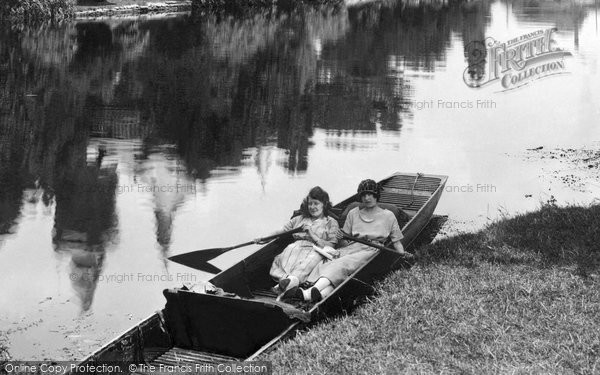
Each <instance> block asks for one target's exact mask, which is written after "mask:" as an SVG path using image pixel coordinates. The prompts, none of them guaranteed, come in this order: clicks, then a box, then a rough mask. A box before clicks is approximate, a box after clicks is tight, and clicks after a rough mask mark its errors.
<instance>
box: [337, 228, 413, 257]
mask: <svg viewBox="0 0 600 375" xmlns="http://www.w3.org/2000/svg"><path fill="white" fill-rule="evenodd" d="M340 232H342V237H344V238H345V239H347V240H350V241H354V242H358V243H361V244H363V245H367V246H371V247H374V248H376V249H379V250H384V251H391V252H393V253H396V254H399V255H401V256H403V257H405V258H406V255H405V254H400V253H398V251H397V250H394V249H390V248H389V247H385V246H383V245H380V244H378V243H375V242H373V241H370V240H367V239H364V238H358V237H354V236H351V235H349V234H348V233H346V232H344V231H343V230H340ZM408 254H410V253H408ZM412 257H414V255H412V254H411V255H410V256H409V257H408V259H410V258H412Z"/></svg>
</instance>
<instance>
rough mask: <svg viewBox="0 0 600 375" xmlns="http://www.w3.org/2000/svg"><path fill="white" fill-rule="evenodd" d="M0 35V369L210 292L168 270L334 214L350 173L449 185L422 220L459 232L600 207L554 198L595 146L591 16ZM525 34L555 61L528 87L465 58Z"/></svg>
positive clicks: (536, 11)
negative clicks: (574, 163)
mask: <svg viewBox="0 0 600 375" xmlns="http://www.w3.org/2000/svg"><path fill="white" fill-rule="evenodd" d="M552 28H556V29H557V30H556V31H553V32H550V34H544V33H545V32H546V33H548V32H547V30H549V29H552ZM0 33H1V37H0V80H1V81H2V85H1V91H0V119H1V123H0V264H2V267H3V270H2V272H1V273H0V285H1V286H2V288H1V290H0V332H3V333H4V334H5V336H6V340H7V341H5V343H6V344H7V345H8V346H9V352H10V354H11V355H12V357H13V358H20V359H53V360H58V359H81V358H83V357H84V356H85V355H87V354H89V353H90V352H91V351H93V350H94V349H96V348H98V347H99V346H100V345H101V344H103V343H105V342H106V341H107V340H109V339H111V338H113V337H114V336H115V335H116V334H117V333H119V332H122V331H123V330H125V329H127V328H128V327H130V326H132V325H133V324H135V323H136V322H138V321H139V320H141V319H143V318H144V317H146V316H147V315H149V314H150V313H152V312H153V311H155V310H157V309H159V308H161V307H162V306H163V304H164V301H163V297H162V294H161V290H162V289H164V288H168V287H173V286H178V285H181V284H182V283H184V282H192V283H193V282H199V281H201V280H205V279H206V278H207V277H208V276H209V275H208V274H206V273H202V272H199V271H195V270H192V269H189V268H186V267H183V266H179V265H177V264H173V263H170V262H169V261H167V260H166V258H167V257H168V256H171V255H174V254H178V253H183V252H187V251H191V250H194V249H201V248H210V247H223V246H230V245H234V244H237V243H241V242H245V241H248V240H249V239H252V238H256V237H259V236H261V235H267V234H269V233H271V232H272V231H273V230H275V229H277V228H280V227H281V226H282V225H283V223H284V222H285V221H286V219H287V218H288V217H289V215H290V213H291V212H292V211H293V210H294V209H296V208H297V207H298V206H299V204H300V201H301V199H302V197H303V196H304V195H305V194H306V193H307V191H308V190H309V189H310V188H311V187H312V186H315V185H320V186H322V187H324V188H325V189H326V190H328V191H329V193H330V195H331V197H332V199H333V201H334V202H336V201H339V200H341V199H343V198H345V197H346V196H348V195H350V194H352V193H353V192H354V189H355V188H356V185H357V183H358V182H359V181H360V180H361V179H363V178H367V177H370V178H375V179H380V178H383V177H385V176H387V175H389V174H390V173H392V172H394V171H407V172H424V173H433V174H444V175H448V176H450V178H449V180H448V186H447V187H446V192H445V193H444V195H443V197H442V200H441V201H440V204H439V206H438V209H437V212H438V213H439V214H443V215H448V216H449V218H450V221H449V223H450V224H449V225H454V226H455V227H460V228H463V229H461V230H467V229H469V228H470V229H477V228H480V227H481V226H482V225H483V224H485V223H487V222H489V221H490V220H495V219H497V218H499V217H503V216H505V215H514V214H517V213H520V212H525V211H528V210H533V209H536V208H538V207H539V206H540V204H541V203H543V202H546V201H549V200H550V201H553V200H556V201H558V202H559V203H560V204H567V203H587V202H590V201H592V200H593V199H594V198H595V197H597V196H598V193H599V190H600V186H598V185H597V184H594V183H593V181H588V182H587V183H586V182H585V181H583V182H581V183H571V184H569V183H565V182H568V181H570V180H569V178H571V179H572V178H573V176H571V175H570V174H571V173H572V172H570V171H569V167H567V166H565V165H564V163H563V160H561V158H560V156H561V155H562V152H563V151H564V152H570V150H571V149H582V148H583V149H586V150H593V149H598V143H597V142H598V140H599V139H600V138H599V136H600V127H599V126H598V124H597V120H598V118H599V117H600V105H599V104H598V103H600V78H599V75H598V73H599V71H600V54H599V52H598V51H599V49H598V47H599V46H600V43H599V42H600V36H599V35H600V34H599V32H598V10H597V6H596V4H595V3H594V1H554V0H552V1H471V2H467V1H450V2H442V1H406V2H399V1H398V2H384V3H381V2H379V3H370V4H365V5H362V6H356V7H351V8H345V7H338V8H333V7H323V8H311V7H306V8H295V9H288V10H280V11H277V12H273V11H269V12H262V11H257V12H256V13H255V14H251V15H246V16H244V17H239V16H230V15H221V16H202V15H180V16H172V17H159V18H140V19H120V20H99V21H98V20H97V21H78V22H71V23H65V24H61V25H57V26H43V27H38V28H18V27H9V26H5V27H3V28H2V29H1V31H0ZM540 35H541V36H544V35H550V36H551V39H552V41H551V43H550V45H551V49H552V50H554V51H555V54H554V55H552V56H549V57H548V56H546V57H547V58H546V63H545V66H546V68H544V69H540V70H538V71H537V72H538V73H540V72H541V74H538V76H535V77H529V78H526V79H524V80H522V81H520V78H518V74H517V73H518V71H517V69H516V68H515V67H514V66H513V65H511V63H507V65H506V67H508V68H507V69H505V70H504V71H503V72H502V73H501V74H500V78H501V77H502V76H504V75H506V74H509V77H508V78H506V81H503V80H501V79H498V80H496V81H492V82H489V84H487V85H481V84H482V83H484V82H485V80H486V77H493V73H494V68H493V67H494V66H495V65H493V64H492V61H493V60H494V58H495V57H494V56H495V55H494V56H493V55H492V53H491V52H489V51H488V53H487V55H486V54H484V55H483V56H482V55H481V52H482V50H481V48H479V49H477V48H475V49H473V48H472V47H473V46H475V47H477V46H479V47H481V45H484V46H488V44H487V43H489V42H492V44H493V41H497V42H498V43H500V45H502V43H504V42H510V41H512V40H515V39H516V40H517V41H516V42H510V43H509V44H506V45H505V46H507V48H508V49H510V48H511V46H512V47H514V45H515V43H517V44H518V43H521V42H525V41H527V40H529V39H531V40H534V39H535V38H538V37H539V36H540ZM486 38H488V39H487V41H486ZM490 38H491V39H490ZM478 41H486V42H485V43H483V44H482V43H479V44H478V43H477V42H478ZM540 43H542V44H543V43H544V41H543V40H542V41H541V42H540ZM557 48H560V49H562V50H564V52H569V53H570V56H568V55H567V56H565V55H564V54H562V55H560V53H558V54H557V53H556V49H557ZM523 53H525V52H523ZM558 55H560V56H558ZM557 56H558V57H557ZM513 57H514V56H513ZM467 66H470V68H467ZM498 66H500V65H498ZM506 67H505V68H506ZM511 67H512V68H511ZM465 70H466V71H467V73H465ZM500 70H501V69H500ZM549 73H555V74H552V75H548V76H546V77H543V78H540V77H541V76H544V75H547V74H549ZM465 74H466V76H465ZM478 77H479V78H481V79H480V80H479V81H477V82H478V83H479V84H480V85H481V87H479V88H473V87H469V86H468V85H467V84H466V82H467V83H471V84H473V82H474V79H475V78H478ZM511 77H513V78H511ZM514 77H517V78H514ZM534 78H540V79H534ZM511 80H512V81H511ZM477 82H476V83H477ZM502 82H505V83H508V84H507V86H510V87H504V86H503V84H502ZM522 83H527V84H525V85H523V86H521V87H518V88H514V87H513V86H514V85H520V84H522ZM507 88H508V90H507ZM539 147H543V149H539ZM531 149H537V150H531ZM565 150H566V151H565ZM548 151H549V153H546V152H548ZM540 155H541V156H540ZM556 155H558V157H556ZM585 160H587V159H585ZM585 160H584V159H581V160H579V161H580V162H583V163H585ZM585 168H589V169H590V171H591V173H597V165H592V164H590V165H589V166H587V165H586V166H585ZM571 182H572V181H571ZM452 223H453V224H452ZM465 228H466V229H465ZM442 232H444V231H442ZM447 232H451V230H447ZM442 234H443V233H442ZM256 248H257V247H253V246H251V247H247V248H243V249H239V250H237V251H234V252H232V253H231V254H229V255H227V256H223V257H221V258H218V259H216V260H215V261H214V262H213V264H214V265H216V266H218V267H221V268H222V267H225V266H227V265H228V264H231V262H232V261H234V260H235V259H237V258H239V257H241V256H242V255H244V254H248V253H249V252H251V251H254V250H256Z"/></svg>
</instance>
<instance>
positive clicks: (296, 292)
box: [277, 287, 304, 301]
mask: <svg viewBox="0 0 600 375" xmlns="http://www.w3.org/2000/svg"><path fill="white" fill-rule="evenodd" d="M282 299H299V300H303V299H304V297H303V296H302V290H301V289H300V288H298V287H293V288H290V289H288V290H286V291H285V292H283V293H281V294H280V295H279V297H277V300H278V301H281V300H282Z"/></svg>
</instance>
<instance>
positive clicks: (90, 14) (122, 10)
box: [74, 0, 192, 20]
mask: <svg viewBox="0 0 600 375" xmlns="http://www.w3.org/2000/svg"><path fill="white" fill-rule="evenodd" d="M191 10H192V1H191V0H178V1H164V2H162V1H160V2H159V1H157V2H147V3H146V4H129V5H117V6H98V7H93V8H91V7H88V6H86V7H80V6H76V7H75V13H74V19H75V20H78V19H90V18H92V19H94V18H104V17H106V18H111V17H135V16H142V15H149V14H150V15H169V14H173V13H186V12H190V11H191Z"/></svg>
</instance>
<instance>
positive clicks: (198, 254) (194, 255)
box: [169, 227, 303, 273]
mask: <svg viewBox="0 0 600 375" xmlns="http://www.w3.org/2000/svg"><path fill="white" fill-rule="evenodd" d="M302 231H303V228H302V227H298V228H295V229H292V230H288V231H286V232H282V233H278V234H274V235H271V236H267V237H263V238H259V239H258V241H257V242H255V241H248V242H244V243H242V244H239V245H235V246H230V247H221V248H214V249H202V250H196V251H191V252H189V253H183V254H178V255H173V256H172V257H169V260H171V261H173V262H175V263H179V264H183V265H184V266H188V267H191V268H195V269H197V270H201V271H206V272H210V273H219V272H221V270H220V269H219V268H217V267H215V266H213V265H212V264H209V263H207V262H208V261H209V260H211V259H214V258H216V257H218V256H219V255H221V254H225V253H226V252H228V251H230V250H233V249H239V248H240V247H244V246H248V245H253V244H256V243H266V242H269V241H271V240H274V239H275V238H279V237H283V236H287V235H290V234H293V233H298V232H302Z"/></svg>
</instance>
